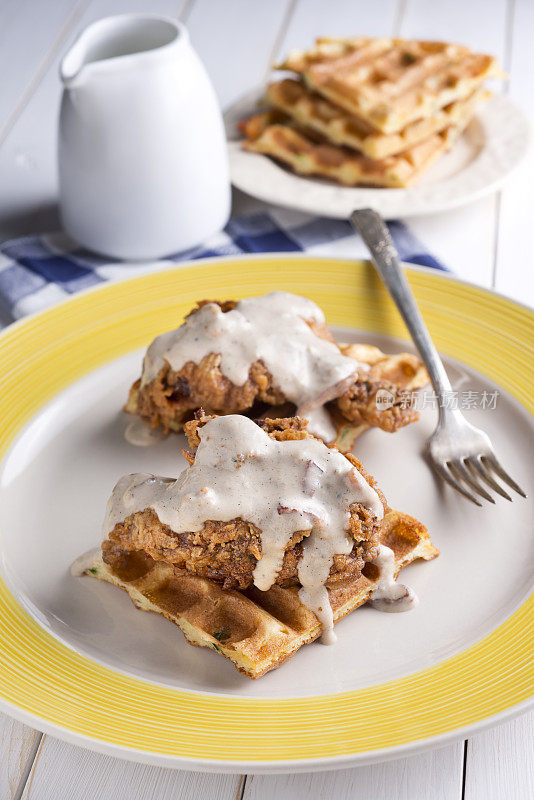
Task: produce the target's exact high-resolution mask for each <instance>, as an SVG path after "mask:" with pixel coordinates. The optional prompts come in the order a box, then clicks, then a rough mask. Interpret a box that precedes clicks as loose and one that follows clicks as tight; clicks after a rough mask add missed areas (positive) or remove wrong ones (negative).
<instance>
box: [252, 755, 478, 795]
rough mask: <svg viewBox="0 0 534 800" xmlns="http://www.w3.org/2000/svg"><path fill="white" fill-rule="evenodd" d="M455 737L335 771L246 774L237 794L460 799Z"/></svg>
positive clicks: (459, 772)
mask: <svg viewBox="0 0 534 800" xmlns="http://www.w3.org/2000/svg"><path fill="white" fill-rule="evenodd" d="M462 751H463V745H462V744H461V743H459V744H456V745H453V746H451V747H446V748H444V749H441V750H434V751H432V752H430V753H423V754H422V755H418V756H412V757H411V758H404V759H400V760H398V761H388V762H386V763H384V764H374V765H371V766H368V767H358V768H357V769H345V770H339V771H337V772H314V773H312V772H309V773H302V774H294V775H249V776H248V777H247V781H246V784H245V791H244V794H243V800H279V798H284V800H330V798H333V797H335V798H336V800H429V798H432V800H460V798H461V795H462Z"/></svg>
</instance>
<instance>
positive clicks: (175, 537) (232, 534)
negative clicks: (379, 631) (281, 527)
mask: <svg viewBox="0 0 534 800" xmlns="http://www.w3.org/2000/svg"><path fill="white" fill-rule="evenodd" d="M210 419H213V416H212V415H208V414H205V413H204V412H203V411H202V410H201V411H199V412H198V413H197V418H196V419H195V420H192V421H189V422H188V423H186V425H185V431H186V435H187V437H188V441H189V446H190V448H191V450H190V451H184V455H185V456H186V458H187V460H188V461H189V463H190V464H192V463H193V462H194V458H195V449H196V447H197V446H198V445H199V443H200V437H199V434H198V430H199V428H201V427H202V426H203V425H205V424H206V423H207V422H209V421H210ZM257 424H258V425H259V426H260V427H261V428H262V429H263V430H264V431H265V432H266V433H267V434H268V435H269V436H270V437H271V438H273V439H276V440H277V441H290V440H296V439H307V438H315V437H313V436H312V434H310V433H309V432H308V431H307V423H306V421H305V420H302V419H299V418H295V417H293V418H289V419H276V420H263V421H261V422H258V423H257ZM346 458H347V459H348V460H349V461H350V462H351V464H353V466H354V467H355V468H356V469H357V470H358V471H359V472H360V473H361V474H362V476H363V477H364V478H365V479H366V480H367V481H368V482H369V483H370V485H371V486H372V487H373V488H374V489H375V491H376V492H377V493H378V495H379V497H380V499H381V501H382V503H383V504H384V508H385V507H386V501H385V499H384V497H383V495H382V493H381V492H380V490H379V489H378V488H377V486H376V484H375V481H374V479H373V478H372V477H371V476H370V475H369V473H368V472H367V471H366V470H365V468H364V467H363V466H362V465H361V464H360V462H359V461H358V459H356V458H355V457H354V456H352V455H350V454H349V455H347V456H346ZM349 526H350V530H349V534H350V536H351V537H352V539H353V540H354V546H353V549H352V551H351V552H350V553H349V554H348V555H336V556H335V557H334V563H333V564H332V568H331V570H330V578H329V580H328V581H327V585H328V586H331V585H334V584H336V583H338V582H340V581H343V580H346V579H348V578H354V577H355V576H357V575H359V574H360V572H361V570H362V568H363V566H364V565H365V563H366V562H367V561H371V560H372V559H373V558H375V557H376V553H377V550H376V548H377V545H378V536H379V533H380V522H379V520H378V519H377V518H376V517H375V516H374V514H373V513H372V512H371V511H369V509H367V508H365V507H364V506H362V505H361V504H359V503H354V504H353V505H352V506H351V517H350V523H349ZM310 532H311V531H310V529H308V530H302V531H297V532H296V533H295V534H294V535H293V536H292V537H291V539H290V540H289V541H288V543H287V545H286V549H285V554H284V559H283V563H282V568H281V570H280V571H279V573H278V576H277V578H276V583H277V584H278V585H281V586H290V585H292V584H295V583H298V563H299V559H300V557H301V555H302V542H303V540H304V539H305V538H306V537H307V536H309V534H310ZM132 551H142V552H144V553H146V554H147V555H149V556H150V557H151V558H152V559H154V560H155V561H164V562H166V563H170V564H174V565H175V566H176V568H178V569H180V570H184V569H185V570H187V571H188V572H190V573H192V574H194V575H199V576H201V577H204V578H208V579H210V580H213V581H215V582H216V583H219V584H221V585H222V586H223V588H225V589H246V588H248V587H249V586H251V585H252V583H253V572H254V569H255V567H256V564H257V562H258V560H259V559H260V558H261V555H262V544H261V531H260V530H259V529H258V528H257V527H256V526H255V525H253V524H251V523H249V522H247V521H246V520H243V519H241V518H237V519H233V520H231V521H230V522H218V521H213V520H208V521H206V522H205V523H204V526H203V528H202V530H200V531H196V532H186V533H176V532H174V531H173V530H172V529H171V528H170V527H168V526H167V525H164V524H163V523H162V522H161V521H160V520H159V519H158V517H157V515H156V514H155V513H154V511H153V510H152V509H150V508H147V509H145V510H144V511H140V512H136V513H134V514H131V515H130V516H128V517H127V518H126V519H125V520H123V521H122V522H120V523H118V524H117V525H115V527H114V529H113V530H112V531H111V533H110V534H109V538H108V539H107V540H105V541H104V542H103V544H102V552H103V559H104V561H105V562H106V563H107V564H109V565H110V566H114V567H118V568H120V565H121V563H122V561H123V560H124V558H125V556H126V554H128V553H131V552H132Z"/></svg>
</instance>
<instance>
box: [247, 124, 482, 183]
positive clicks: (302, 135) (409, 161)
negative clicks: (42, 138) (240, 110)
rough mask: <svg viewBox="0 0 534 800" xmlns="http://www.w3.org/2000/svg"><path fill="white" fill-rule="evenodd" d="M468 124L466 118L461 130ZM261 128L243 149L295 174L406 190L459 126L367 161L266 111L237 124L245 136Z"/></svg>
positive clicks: (454, 136) (447, 147)
mask: <svg viewBox="0 0 534 800" xmlns="http://www.w3.org/2000/svg"><path fill="white" fill-rule="evenodd" d="M468 121H469V120H468V119H466V120H465V121H464V123H463V126H465V125H466V124H467V122H468ZM252 127H254V128H255V129H260V128H262V132H261V133H260V134H259V135H258V136H257V138H255V139H247V140H246V141H245V142H244V145H243V146H244V148H245V149H246V150H249V151H250V152H253V153H262V154H263V155H267V156H271V157H272V158H274V159H276V160H277V161H281V162H282V163H284V164H286V165H287V166H289V167H291V168H292V169H293V171H294V172H296V173H297V174H299V175H313V176H317V177H321V178H329V179H331V180H334V181H337V182H338V183H341V184H343V185H344V186H383V187H389V188H402V187H405V186H410V185H411V184H412V183H414V181H416V180H417V178H418V177H419V176H420V175H421V173H423V172H424V171H425V170H426V169H427V168H428V167H429V166H430V165H431V164H432V163H433V162H434V161H436V159H438V158H439V157H440V156H441V155H442V154H443V153H446V152H447V151H448V150H450V148H451V147H452V145H453V144H454V142H455V141H456V139H457V138H458V136H459V134H460V133H461V131H462V129H463V127H462V126H460V125H449V126H448V127H447V128H445V129H444V130H442V131H440V132H439V133H435V134H433V135H432V136H429V137H427V138H426V139H424V140H423V141H422V142H419V143H418V144H414V145H412V147H409V148H408V149H407V150H405V151H404V152H403V153H399V154H397V155H394V156H388V157H387V158H383V159H380V160H375V159H371V158H367V157H366V156H364V155H361V154H360V153H355V152H354V151H353V150H349V148H346V147H339V146H336V145H331V144H327V143H324V142H322V141H317V139H316V138H315V137H311V136H310V135H309V133H308V132H304V131H300V130H298V129H296V127H295V126H294V125H293V124H292V123H291V122H290V121H288V122H286V123H285V124H281V123H279V122H275V123H272V117H271V116H270V112H266V113H264V114H261V115H257V117H256V118H254V119H253V120H252V121H249V125H248V126H247V127H245V126H242V130H244V132H245V134H246V133H247V130H248V131H250V130H251V129H252Z"/></svg>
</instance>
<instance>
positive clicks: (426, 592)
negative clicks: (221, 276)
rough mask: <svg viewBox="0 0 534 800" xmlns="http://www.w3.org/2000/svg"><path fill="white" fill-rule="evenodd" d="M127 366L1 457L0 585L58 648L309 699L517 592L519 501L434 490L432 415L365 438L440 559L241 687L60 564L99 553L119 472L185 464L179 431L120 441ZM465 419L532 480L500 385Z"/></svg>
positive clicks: (524, 481)
mask: <svg viewBox="0 0 534 800" xmlns="http://www.w3.org/2000/svg"><path fill="white" fill-rule="evenodd" d="M334 333H335V334H337V338H338V340H340V341H343V340H344V341H367V342H371V343H372V344H377V345H378V346H380V347H381V348H382V349H384V350H386V351H391V352H396V351H400V350H405V349H407V347H408V349H409V346H408V345H407V343H406V342H402V343H401V342H399V341H398V340H395V339H392V338H390V337H384V336H380V335H378V334H375V335H370V334H368V333H365V332H356V331H354V330H346V329H344V330H340V329H337V330H336V329H334ZM141 358H142V353H140V352H139V353H133V354H130V355H127V356H125V357H123V358H121V359H119V360H117V361H114V362H111V363H109V364H107V365H106V366H105V367H103V368H101V369H99V370H97V371H96V372H93V373H92V374H90V375H88V376H86V377H85V378H83V379H82V380H80V381H78V382H76V383H74V384H73V385H71V386H70V387H69V388H68V389H66V390H65V391H63V392H61V393H60V394H59V395H57V396H56V397H55V398H54V400H53V401H52V402H51V403H50V404H48V405H47V406H46V407H45V408H44V409H43V410H42V411H41V412H40V413H39V414H38V415H37V416H36V417H35V418H34V419H33V420H32V422H31V423H30V424H29V426H28V427H27V428H26V429H25V430H24V431H23V432H22V433H21V435H20V436H19V437H18V438H17V440H16V441H15V443H14V445H13V446H12V448H11V451H10V453H9V455H8V456H7V458H6V460H5V462H4V469H3V472H2V487H3V493H2V494H3V502H2V512H1V516H2V529H3V547H4V569H5V572H6V575H7V578H8V581H9V584H10V586H11V588H12V591H13V593H14V595H15V597H16V598H17V599H18V601H19V602H20V603H21V604H22V605H23V606H24V608H25V609H26V610H27V611H28V612H29V613H30V614H31V615H32V616H33V617H34V618H35V619H36V620H37V621H38V622H39V623H40V624H41V625H43V626H44V627H45V628H46V629H47V630H48V631H50V632H51V633H52V634H53V635H54V636H56V637H58V638H59V639H61V640H62V641H63V642H65V643H66V644H67V645H69V646H70V647H72V648H73V649H75V650H77V651H78V652H80V653H83V654H85V655H88V656H89V657H91V658H92V659H95V660H97V661H99V662H100V663H102V664H105V665H107V666H109V667H112V668H113V669H117V670H119V671H122V672H124V673H127V674H129V675H134V676H136V677H139V678H142V679H146V680H149V681H153V682H156V683H158V684H163V685H166V686H170V687H174V688H177V689H186V690H190V691H197V692H208V693H213V694H223V695H233V696H237V697H250V698H259V697H268V698H287V697H304V696H309V695H314V696H316V695H320V694H325V693H332V692H341V691H350V690H355V689H359V688H362V687H365V686H370V685H373V684H379V683H383V682H385V681H388V680H392V679H395V678H398V677H401V676H404V675H407V674H409V673H412V672H415V671H417V670H421V669H424V668H426V667H429V666H432V665H433V664H437V663H438V662H440V661H442V660H443V659H445V658H447V657H449V656H452V655H454V654H455V653H458V652H460V651H462V650H464V649H465V648H467V647H469V646H470V645H471V644H473V643H474V642H476V641H477V640H479V639H480V638H481V637H483V636H484V635H485V634H486V633H489V632H490V631H491V630H493V629H494V628H495V627H496V626H497V625H499V624H500V623H501V622H502V621H503V620H505V619H507V618H508V617H509V616H510V614H512V613H513V611H515V609H516V608H517V607H518V606H519V605H520V604H521V602H522V601H523V600H524V598H525V597H526V596H527V595H528V592H529V587H530V586H531V581H532V564H533V562H534V538H533V537H532V530H531V524H530V523H531V519H530V514H531V507H530V503H529V502H525V501H523V500H521V499H520V498H517V500H516V502H514V503H512V504H510V503H508V502H506V501H505V500H501V499H500V498H498V499H497V503H496V505H495V506H490V505H489V504H486V505H485V506H484V507H483V508H481V509H479V508H476V507H475V506H472V505H471V504H470V503H468V502H464V501H463V500H462V499H461V498H459V497H458V496H457V495H456V494H455V493H453V492H451V491H450V490H446V491H443V487H442V485H441V484H440V483H439V482H436V480H435V479H434V476H433V474H432V472H431V471H430V469H429V468H428V466H427V464H426V463H425V461H424V460H423V459H422V458H421V457H420V455H421V452H422V450H423V448H424V443H425V441H426V439H427V437H428V436H429V435H430V433H431V432H432V430H433V427H434V424H435V412H433V411H432V410H431V409H427V410H424V411H423V412H422V419H421V421H420V422H419V423H417V424H415V425H411V426H409V427H407V428H404V429H403V430H401V431H400V432H398V433H396V434H395V435H390V434H386V433H383V432H382V431H380V430H372V431H369V432H368V433H366V434H365V436H363V437H362V439H361V440H360V441H359V442H358V445H357V447H356V448H355V450H356V452H357V454H358V457H359V458H361V460H362V462H363V463H364V464H365V465H366V467H367V468H368V469H369V470H370V471H371V473H372V474H374V475H375V476H376V477H377V478H378V480H379V485H380V486H381V487H382V489H383V490H384V493H385V495H386V497H387V498H388V501H389V503H390V505H391V506H392V507H393V508H399V509H401V510H403V511H406V512H408V513H410V514H412V515H413V516H415V517H417V518H418V519H420V520H422V521H423V522H425V523H426V524H427V525H428V527H429V530H430V531H431V534H432V540H433V541H434V543H435V544H436V545H437V546H438V547H439V548H440V550H441V555H440V557H439V558H437V559H436V560H434V561H432V562H429V563H426V562H420V563H416V564H414V565H412V566H410V567H408V568H407V569H406V571H405V573H403V575H404V576H405V577H404V579H405V580H406V582H408V583H409V584H410V585H411V586H412V587H413V588H414V589H415V591H416V592H417V594H418V595H419V598H420V604H419V606H418V608H416V609H415V610H414V611H412V612H410V613H407V614H380V613H379V612H377V611H375V610H374V609H372V608H369V607H364V608H361V609H359V610H358V611H357V612H355V613H354V614H350V615H349V616H348V617H347V618H346V619H345V620H344V621H343V622H341V623H340V625H339V629H338V631H337V632H338V642H337V644H336V645H335V646H333V647H325V646H323V645H321V644H313V645H310V646H308V647H304V648H302V650H301V651H299V653H298V654H297V655H296V656H295V657H294V658H293V659H291V661H290V662H288V663H287V664H285V665H284V666H283V667H282V668H281V669H278V670H275V671H273V672H271V673H269V674H267V675H266V676H264V677H263V678H262V679H261V680H260V681H249V680H246V679H244V678H243V676H242V675H240V674H239V673H238V672H237V671H236V670H235V669H234V668H233V667H232V665H231V663H230V662H229V661H226V660H223V659H221V658H220V657H217V656H216V655H214V654H213V653H212V652H211V651H209V650H207V649H199V648H196V647H191V646H190V645H188V644H187V643H186V641H185V639H184V637H183V636H182V634H181V633H180V631H179V630H178V629H177V628H175V627H174V626H172V624H171V623H169V622H167V621H165V620H164V619H163V618H161V617H155V616H154V615H152V614H142V613H140V612H139V611H137V610H136V609H135V608H134V606H133V605H132V603H131V601H130V599H129V598H128V596H127V595H126V594H125V593H123V592H121V591H119V590H118V589H116V588H115V587H112V586H110V585H109V584H102V583H99V582H96V581H94V580H91V579H89V578H74V577H72V576H71V575H70V574H69V566H70V564H71V562H72V561H73V560H74V559H75V558H76V557H77V556H78V555H79V554H80V553H82V552H84V551H85V550H87V549H89V548H91V547H94V546H95V545H98V544H99V539H98V536H99V533H98V532H99V530H100V526H101V521H102V518H103V514H104V509H105V502H106V498H107V496H108V495H109V493H110V491H111V488H112V487H113V485H114V483H115V482H116V480H117V479H118V478H119V476H121V475H122V474H124V473H127V472H133V471H141V472H143V471H147V472H157V473H160V474H163V475H169V476H173V475H177V474H178V473H179V472H180V471H181V469H182V468H183V467H184V466H185V460H184V458H183V456H182V455H181V449H182V447H183V446H184V445H185V440H184V438H183V437H174V436H172V437H170V438H169V439H167V441H166V442H164V443H161V444H158V445H156V446H154V447H151V448H136V447H133V446H132V445H130V444H128V443H127V442H126V441H125V440H124V437H123V431H124V428H125V426H126V424H127V421H128V420H127V416H126V415H125V414H123V413H122V412H119V411H118V409H120V407H121V405H122V403H123V402H124V399H125V397H126V395H127V390H128V387H129V385H130V383H131V381H132V378H133V377H134V376H135V375H136V374H138V372H139V369H140V365H141ZM445 364H446V366H447V369H448V372H449V375H450V376H451V378H452V382H453V386H454V387H455V388H456V389H459V390H460V391H466V390H473V391H476V392H482V391H484V390H486V391H487V392H488V393H491V392H493V391H495V389H498V387H496V386H495V384H493V383H492V382H491V381H489V380H488V379H487V378H485V377H483V376H481V375H478V374H477V373H476V372H475V371H474V370H472V369H470V368H468V367H466V366H464V365H461V364H459V363H458V362H455V361H453V360H452V359H446V360H445ZM467 416H468V417H469V419H470V420H471V421H473V422H474V424H476V425H480V426H481V427H483V428H484V429H485V430H486V431H487V432H488V434H489V435H490V437H491V438H492V440H493V441H494V444H495V448H496V451H497V453H498V454H499V457H500V458H501V459H502V462H503V464H505V465H506V468H507V469H509V471H510V473H511V474H512V475H514V476H515V477H516V478H517V480H518V481H519V482H520V483H521V485H523V486H526V487H530V486H532V485H533V483H534V463H533V462H532V459H531V453H532V452H533V451H534V426H533V421H532V418H531V417H530V416H529V414H528V413H527V412H526V411H525V410H524V409H523V408H522V407H521V406H520V405H519V404H518V403H517V402H516V401H515V400H514V399H512V398H511V397H509V396H508V395H506V394H505V393H504V392H502V390H501V393H500V396H499V399H498V404H497V409H496V410H493V411H492V410H478V411H473V412H467ZM517 442H521V443H522V446H521V447H520V448H519V447H517ZM386 454H387V457H386ZM504 551H506V568H504V563H503V552H504ZM466 609H469V613H466ZM358 642H365V643H366V644H365V657H359V655H358V654H359V653H361V652H362V651H361V648H360V647H359V646H358Z"/></svg>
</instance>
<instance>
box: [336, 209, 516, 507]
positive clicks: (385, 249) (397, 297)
mask: <svg viewBox="0 0 534 800" xmlns="http://www.w3.org/2000/svg"><path fill="white" fill-rule="evenodd" d="M351 221H352V224H353V225H354V227H355V228H356V229H357V230H358V231H359V233H360V235H361V236H362V238H363V240H364V242H365V243H366V245H367V247H368V248H369V251H370V253H371V257H372V259H373V263H374V265H375V267H376V269H377V271H378V273H379V275H380V277H381V278H382V280H383V281H384V283H385V284H386V286H387V288H388V290H389V293H390V294H391V296H392V298H393V300H394V301H395V303H396V305H397V308H398V309H399V311H400V313H401V316H402V318H403V320H404V322H405V323H406V327H407V328H408V330H409V331H410V333H411V335H412V339H413V340H414V342H415V345H416V347H417V349H418V350H419V353H420V355H421V358H422V359H423V361H424V363H425V366H426V368H427V370H428V374H429V375H430V380H431V381H432V385H433V387H434V391H435V392H436V396H437V399H438V408H439V419H438V425H437V427H436V430H435V431H434V433H433V434H432V436H431V437H430V439H429V440H428V443H427V446H428V453H429V455H430V460H431V462H432V465H433V466H434V469H435V470H436V471H437V472H438V474H439V475H441V477H442V478H443V479H444V480H445V481H447V483H449V484H450V485H451V486H452V487H453V488H454V489H456V490H457V491H458V492H460V494H462V495H463V496H464V497H467V498H468V499H469V500H471V501H472V502H473V503H475V504H476V505H477V506H481V505H482V503H480V502H479V501H478V499H477V497H475V495H474V494H473V493H472V492H474V493H476V495H478V496H480V497H483V498H484V499H485V500H488V501H489V502H490V503H494V502H495V500H494V499H493V497H492V496H491V494H489V492H488V491H486V489H485V488H484V486H483V485H482V482H484V483H485V484H486V485H487V486H489V487H490V488H491V489H493V490H494V491H495V492H497V493H498V494H500V495H501V496H502V497H506V499H507V500H511V499H512V498H511V497H510V495H509V494H508V493H507V492H506V491H505V490H504V489H503V488H502V486H501V485H500V484H499V483H498V482H497V480H496V478H500V479H501V480H502V481H503V482H504V483H505V484H507V485H508V486H509V487H511V488H512V489H513V490H514V491H516V492H517V493H518V494H520V495H521V496H522V497H526V494H525V493H524V492H523V490H522V489H521V488H520V487H519V486H518V485H517V483H516V482H515V481H514V480H513V479H512V478H511V477H510V476H509V475H508V473H507V472H505V471H504V469H503V468H502V466H501V465H500V463H499V461H498V460H497V458H496V456H495V452H494V450H493V446H492V444H491V441H490V439H489V436H488V435H487V434H486V433H484V431H481V430H480V429H479V428H475V427H474V425H471V424H470V423H469V422H468V421H467V420H466V419H465V417H464V415H463V414H462V413H461V412H460V411H459V410H458V409H451V408H448V407H447V405H446V402H445V398H446V397H447V395H449V396H450V393H451V392H452V387H451V383H450V381H449V378H448V377H447V373H446V372H445V368H444V366H443V363H442V361H441V359H440V357H439V355H438V351H437V350H436V348H435V347H434V344H433V343H432V340H431V338H430V334H429V332H428V329H427V327H426V325H425V323H424V320H423V318H422V316H421V312H420V311H419V309H418V307H417V304H416V302H415V298H414V296H413V294H412V290H411V289H410V287H409V285H408V281H407V280H406V278H405V276H404V273H403V271H402V268H401V265H400V261H399V257H398V254H397V251H396V250H395V245H394V244H393V242H392V240H391V237H390V235H389V231H388V229H387V226H386V224H385V222H384V221H383V219H382V218H381V217H380V215H379V214H377V213H376V211H373V210H372V209H370V208H364V209H359V210H358V211H354V212H353V213H352V214H351ZM469 489H471V490H472V492H471V491H469Z"/></svg>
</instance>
